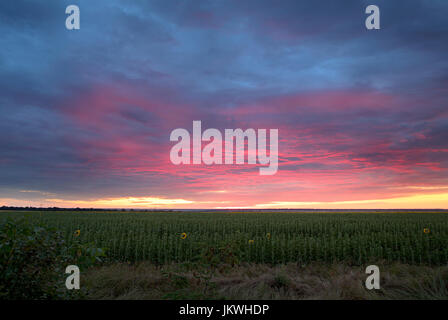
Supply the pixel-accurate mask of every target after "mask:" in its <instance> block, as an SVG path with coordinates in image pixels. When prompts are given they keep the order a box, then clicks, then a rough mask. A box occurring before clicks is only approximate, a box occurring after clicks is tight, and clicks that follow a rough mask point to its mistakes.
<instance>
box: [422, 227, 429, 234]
mask: <svg viewBox="0 0 448 320" xmlns="http://www.w3.org/2000/svg"><path fill="white" fill-rule="evenodd" d="M430 232H431V230H429V228H425V229H423V233H430Z"/></svg>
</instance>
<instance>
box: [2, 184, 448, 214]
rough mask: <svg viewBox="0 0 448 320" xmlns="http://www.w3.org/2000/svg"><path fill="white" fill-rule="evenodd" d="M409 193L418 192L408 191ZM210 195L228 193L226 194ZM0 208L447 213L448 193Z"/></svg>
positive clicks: (49, 201) (51, 201)
mask: <svg viewBox="0 0 448 320" xmlns="http://www.w3.org/2000/svg"><path fill="white" fill-rule="evenodd" d="M409 189H417V188H414V187H410V188H409ZM433 189H440V188H430V187H428V188H425V190H433ZM442 189H443V188H442ZM210 193H211V194H213V193H227V191H226V192H220V191H219V192H218V191H215V192H210ZM0 205H5V206H22V207H26V206H34V207H60V208H75V207H80V208H96V209H98V208H104V209H121V208H123V209H131V208H133V209H448V193H426V194H413V195H408V196H399V197H391V198H384V197H382V198H378V199H363V200H340V201H270V202H253V204H248V205H244V204H240V203H239V202H238V201H232V200H230V199H225V200H214V199H208V198H207V199H205V200H190V199H182V198H174V199H171V198H163V197H118V198H101V199H93V200H70V199H60V198H45V199H41V200H30V201H24V200H21V199H14V198H0Z"/></svg>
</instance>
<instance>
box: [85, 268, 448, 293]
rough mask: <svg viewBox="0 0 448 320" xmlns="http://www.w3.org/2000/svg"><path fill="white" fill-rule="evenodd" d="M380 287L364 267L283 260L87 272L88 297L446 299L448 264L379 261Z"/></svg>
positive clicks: (105, 269) (102, 269) (100, 269)
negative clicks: (371, 285)
mask: <svg viewBox="0 0 448 320" xmlns="http://www.w3.org/2000/svg"><path fill="white" fill-rule="evenodd" d="M379 267H380V270H381V289H380V290H371V291H370V290H366V289H365V287H364V282H365V279H366V277H367V275H366V274H365V273H364V272H365V266H364V267H359V266H348V265H344V264H333V265H322V264H320V265H319V264H311V265H307V266H298V265H297V264H293V263H291V264H287V265H279V266H268V265H263V264H241V265H239V266H235V267H230V266H223V267H222V268H220V270H218V269H216V270H215V271H214V272H213V274H212V273H211V272H210V270H209V269H207V268H198V267H197V266H194V267H193V266H186V265H179V264H173V265H166V266H162V267H157V266H154V265H152V264H149V263H141V264H137V265H129V264H123V263H120V264H112V265H109V266H103V267H100V268H96V269H91V270H89V271H88V272H87V273H86V274H85V275H84V277H83V278H82V283H81V286H83V287H84V288H87V290H88V294H87V296H86V297H87V298H88V299H242V300H250V299H345V300H351V299H448V266H443V267H427V266H411V265H404V264H389V265H379Z"/></svg>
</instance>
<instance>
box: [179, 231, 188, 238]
mask: <svg viewBox="0 0 448 320" xmlns="http://www.w3.org/2000/svg"><path fill="white" fill-rule="evenodd" d="M180 238H181V239H182V240H184V239H186V238H187V234H186V233H185V232H182V233H181V234H180Z"/></svg>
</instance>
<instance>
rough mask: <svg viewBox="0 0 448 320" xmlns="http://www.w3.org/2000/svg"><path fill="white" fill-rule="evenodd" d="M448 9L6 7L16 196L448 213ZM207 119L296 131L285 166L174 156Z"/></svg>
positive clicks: (2, 69) (3, 80)
mask: <svg viewBox="0 0 448 320" xmlns="http://www.w3.org/2000/svg"><path fill="white" fill-rule="evenodd" d="M71 4H75V5H78V6H79V9H80V26H81V28H80V30H71V31H69V30H67V29H66V28H65V19H66V17H67V15H66V14H65V8H66V6H68V5H71ZM370 4H375V5H377V6H378V7H379V8H380V19H381V20H380V21H381V22H380V23H381V24H380V25H381V29H380V30H367V29H366V27H365V19H366V17H367V15H366V14H365V8H366V7H367V6H368V5H370ZM447 17H448V2H447V1H445V0H422V1H417V0H408V1H379V0H372V1H362V0H345V1H333V0H332V1H330V0H328V1H323V0H319V1H299V0H283V1H272V0H270V1H267V0H244V1H241V0H220V1H216V0H207V1H166V0H161V1H120V0H107V1H106V0H95V1H79V0H70V1H65V0H57V1H56V0H49V1H24V0H14V1H12V0H8V1H1V2H0V75H1V76H0V117H1V121H0V206H1V205H12V206H45V207H46V206H58V207H88V208H91V207H92V208H93V207H95V208H260V209H263V208H269V209H271V208H324V209H325V208H404V209H406V208H447V209H448V59H447V52H448V19H447ZM194 120H200V121H201V122H202V127H203V128H204V129H205V128H216V129H218V130H221V131H222V132H223V131H224V129H227V128H230V129H236V128H241V129H243V130H245V129H247V128H254V129H259V128H263V129H270V128H276V129H278V135H279V146H278V150H279V167H278V172H277V173H276V174H275V175H271V176H263V175H259V165H248V164H246V165H236V164H235V165H215V164H214V165H205V164H201V165H174V164H173V163H171V161H170V149H171V148H172V147H173V145H174V143H173V142H171V141H170V139H169V137H170V133H171V132H172V130H174V129H176V128H185V129H187V130H188V131H190V132H191V131H192V123H193V121H194Z"/></svg>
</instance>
